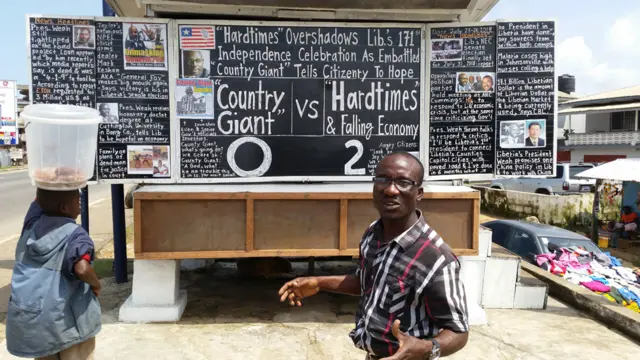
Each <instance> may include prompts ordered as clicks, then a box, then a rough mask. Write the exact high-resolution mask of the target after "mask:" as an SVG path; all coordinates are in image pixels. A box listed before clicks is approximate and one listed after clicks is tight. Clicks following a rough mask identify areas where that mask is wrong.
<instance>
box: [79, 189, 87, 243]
mask: <svg viewBox="0 0 640 360" xmlns="http://www.w3.org/2000/svg"><path fill="white" fill-rule="evenodd" d="M80 221H81V222H82V227H83V228H84V230H85V231H86V232H87V233H88V232H89V185H87V186H85V187H83V188H82V189H81V190H80Z"/></svg>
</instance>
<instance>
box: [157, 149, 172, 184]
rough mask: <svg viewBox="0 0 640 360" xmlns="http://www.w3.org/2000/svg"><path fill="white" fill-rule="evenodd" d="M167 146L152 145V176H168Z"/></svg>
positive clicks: (169, 174)
mask: <svg viewBox="0 0 640 360" xmlns="http://www.w3.org/2000/svg"><path fill="white" fill-rule="evenodd" d="M169 168H170V164H169V146H154V147H153V177H170V176H171V173H170V172H169Z"/></svg>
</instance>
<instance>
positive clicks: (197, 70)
mask: <svg viewBox="0 0 640 360" xmlns="http://www.w3.org/2000/svg"><path fill="white" fill-rule="evenodd" d="M210 58H211V53H210V52H209V51H208V50H182V77H185V78H208V77H209V74H210V73H211V61H210V60H209V59H210Z"/></svg>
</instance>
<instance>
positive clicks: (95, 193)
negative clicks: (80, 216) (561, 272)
mask: <svg viewBox="0 0 640 360" xmlns="http://www.w3.org/2000/svg"><path fill="white" fill-rule="evenodd" d="M35 195H36V188H35V186H33V185H31V179H30V178H29V174H28V172H27V170H18V171H7V172H0V204H2V205H0V245H2V244H3V243H4V242H10V241H12V240H14V239H15V238H17V236H18V234H19V233H20V230H21V229H22V220H23V219H24V215H25V214H26V212H27V209H28V208H29V205H30V204H31V202H32V201H33V199H34V198H35ZM110 199H111V186H109V185H90V186H89V205H96V204H98V203H101V202H104V201H106V200H110Z"/></svg>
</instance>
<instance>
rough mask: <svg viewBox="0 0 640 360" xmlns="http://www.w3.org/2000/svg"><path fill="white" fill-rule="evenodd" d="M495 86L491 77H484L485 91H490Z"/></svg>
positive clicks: (483, 87) (483, 85)
mask: <svg viewBox="0 0 640 360" xmlns="http://www.w3.org/2000/svg"><path fill="white" fill-rule="evenodd" d="M492 87H493V80H491V78H490V77H484V78H482V89H483V90H484V91H489V90H491V88H492Z"/></svg>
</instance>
